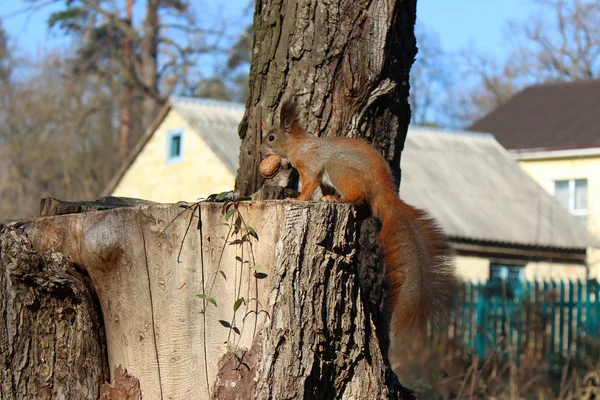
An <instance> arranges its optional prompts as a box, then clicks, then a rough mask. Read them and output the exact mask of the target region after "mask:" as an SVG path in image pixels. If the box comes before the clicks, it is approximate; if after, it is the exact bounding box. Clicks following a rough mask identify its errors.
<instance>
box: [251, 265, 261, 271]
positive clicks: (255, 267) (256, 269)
mask: <svg viewBox="0 0 600 400" xmlns="http://www.w3.org/2000/svg"><path fill="white" fill-rule="evenodd" d="M252 269H253V270H255V271H258V270H259V269H260V265H255V266H254V267H252Z"/></svg>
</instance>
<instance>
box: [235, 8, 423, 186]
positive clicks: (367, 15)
mask: <svg viewBox="0 0 600 400" xmlns="http://www.w3.org/2000/svg"><path fill="white" fill-rule="evenodd" d="M415 18H416V1H415V0H398V1H396V0H375V1H371V0H358V1H353V2H348V1H345V2H344V1H341V0H327V1H319V2H317V1H314V0H298V1H284V0H262V1H260V0H259V1H257V2H256V9H255V16H254V27H255V38H254V51H253V58H252V67H251V70H250V94H249V99H248V102H247V109H246V113H245V115H244V119H243V121H242V123H241V125H240V137H241V138H242V151H241V153H240V169H239V171H238V179H237V182H236V186H237V188H238V189H239V190H240V193H242V194H243V195H249V194H251V193H254V192H255V191H256V190H258V188H259V186H260V185H261V183H262V179H261V177H260V175H259V173H258V164H259V162H260V156H259V154H258V146H259V144H260V141H261V135H260V126H261V118H264V120H265V121H266V122H267V124H271V125H273V124H277V123H278V121H277V118H276V111H277V109H278V106H279V104H280V103H281V102H282V100H284V99H285V98H287V96H290V95H295V96H296V97H297V98H298V100H299V103H300V104H301V108H302V117H303V119H304V121H305V125H306V127H307V128H308V130H309V131H310V132H314V133H315V134H319V135H320V136H351V137H357V138H363V139H365V140H366V141H368V142H370V143H372V144H373V145H374V146H375V147H376V148H377V149H378V150H379V151H380V152H381V153H382V154H383V155H384V157H386V159H387V160H388V161H389V162H390V166H391V168H392V171H393V173H394V175H395V176H396V178H397V179H398V181H399V179H400V153H401V151H402V149H403V146H404V140H405V137H406V131H407V129H408V124H409V122H410V107H409V104H408V94H409V84H408V82H409V80H408V74H409V70H410V67H411V65H412V63H413V60H414V57H415V54H416V45H415V36H414V23H415Z"/></svg>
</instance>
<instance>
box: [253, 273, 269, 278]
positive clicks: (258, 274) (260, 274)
mask: <svg viewBox="0 0 600 400" xmlns="http://www.w3.org/2000/svg"><path fill="white" fill-rule="evenodd" d="M268 276H269V275H267V274H265V273H264V272H255V273H254V277H255V278H256V279H265V278H266V277H268Z"/></svg>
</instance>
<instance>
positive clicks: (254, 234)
mask: <svg viewBox="0 0 600 400" xmlns="http://www.w3.org/2000/svg"><path fill="white" fill-rule="evenodd" d="M246 229H248V233H249V234H250V235H252V236H253V237H254V238H255V239H256V240H258V234H257V233H256V231H255V230H254V228H253V227H251V226H250V225H248V226H247V227H246Z"/></svg>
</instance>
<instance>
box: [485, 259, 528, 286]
mask: <svg viewBox="0 0 600 400" xmlns="http://www.w3.org/2000/svg"><path fill="white" fill-rule="evenodd" d="M491 280H502V281H506V282H507V283H509V284H511V283H517V282H518V283H521V282H523V280H524V277H523V266H522V265H506V264H497V263H490V281H491Z"/></svg>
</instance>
